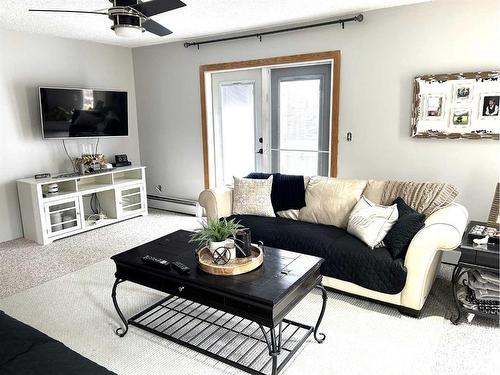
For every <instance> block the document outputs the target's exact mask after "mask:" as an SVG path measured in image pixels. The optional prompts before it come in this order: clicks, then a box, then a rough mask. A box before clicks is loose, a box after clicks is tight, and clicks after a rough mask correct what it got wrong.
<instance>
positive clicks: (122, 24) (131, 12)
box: [29, 0, 186, 38]
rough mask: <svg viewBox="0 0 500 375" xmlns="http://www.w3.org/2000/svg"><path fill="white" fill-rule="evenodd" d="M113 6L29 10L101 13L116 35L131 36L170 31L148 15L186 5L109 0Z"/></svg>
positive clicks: (157, 0)
mask: <svg viewBox="0 0 500 375" xmlns="http://www.w3.org/2000/svg"><path fill="white" fill-rule="evenodd" d="M109 1H110V2H111V3H113V6H112V7H111V8H109V9H101V10H96V11H86V10H63V9H30V10H29V11H30V12H56V13H83V14H102V15H105V16H108V17H109V19H110V20H112V21H113V25H112V26H111V30H113V31H114V32H115V34H116V35H117V36H121V37H126V38H131V37H136V36H139V35H141V34H142V33H143V32H144V31H149V32H150V33H153V34H156V35H158V36H165V35H169V34H172V31H170V30H169V29H167V28H166V27H164V26H162V25H160V24H159V23H158V22H156V21H153V20H152V19H151V18H150V17H152V16H154V15H156V14H160V13H164V12H168V11H170V10H174V9H177V8H181V7H184V6H186V4H184V3H183V2H182V1H180V0H151V1H147V2H142V1H140V0H109Z"/></svg>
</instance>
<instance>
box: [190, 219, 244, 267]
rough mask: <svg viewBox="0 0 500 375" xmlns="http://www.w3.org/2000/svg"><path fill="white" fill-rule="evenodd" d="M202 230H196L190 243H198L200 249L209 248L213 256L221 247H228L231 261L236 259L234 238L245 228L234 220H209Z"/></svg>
mask: <svg viewBox="0 0 500 375" xmlns="http://www.w3.org/2000/svg"><path fill="white" fill-rule="evenodd" d="M202 226H203V227H202V228H201V229H198V230H196V231H195V232H194V233H193V234H192V235H191V239H190V240H189V242H196V243H198V245H199V246H200V247H208V248H209V249H210V252H211V253H212V254H213V253H214V251H215V250H216V249H218V248H220V247H228V248H230V252H231V259H234V258H235V257H236V251H235V246H234V238H235V237H236V233H237V232H238V230H240V229H241V228H243V226H242V225H240V224H239V223H236V222H235V221H234V219H232V220H226V219H225V218H223V219H220V220H219V219H208V220H207V222H206V223H203V224H202Z"/></svg>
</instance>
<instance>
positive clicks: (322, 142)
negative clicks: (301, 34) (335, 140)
mask: <svg viewBox="0 0 500 375" xmlns="http://www.w3.org/2000/svg"><path fill="white" fill-rule="evenodd" d="M330 95H331V64H321V65H308V66H300V67H287V68H276V69H271V152H270V158H271V163H270V164H271V169H272V172H280V173H286V174H299V175H308V176H315V175H318V176H328V175H329V161H330V103H331V98H330Z"/></svg>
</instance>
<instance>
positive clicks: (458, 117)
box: [450, 108, 471, 126]
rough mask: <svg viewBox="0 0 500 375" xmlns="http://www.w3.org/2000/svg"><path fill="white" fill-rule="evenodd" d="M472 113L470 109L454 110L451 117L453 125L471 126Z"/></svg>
mask: <svg viewBox="0 0 500 375" xmlns="http://www.w3.org/2000/svg"><path fill="white" fill-rule="evenodd" d="M470 112H471V111H470V109H469V108H453V109H452V112H451V116H450V118H451V123H452V125H453V126H469V125H470Z"/></svg>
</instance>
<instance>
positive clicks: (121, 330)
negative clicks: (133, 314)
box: [111, 279, 128, 337]
mask: <svg viewBox="0 0 500 375" xmlns="http://www.w3.org/2000/svg"><path fill="white" fill-rule="evenodd" d="M124 281H125V280H121V279H116V280H115V283H114V284H113V290H112V291H111V298H112V299H113V305H115V309H116V312H117V313H118V316H119V317H120V319H121V321H122V322H123V325H124V326H125V328H122V327H119V328H117V329H116V330H115V333H116V334H117V335H118V336H120V337H123V336H125V334H126V333H127V331H128V322H127V319H125V317H124V316H123V313H122V312H121V310H120V307H119V306H118V302H117V301H116V287H117V286H118V284H120V283H122V282H124Z"/></svg>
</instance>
